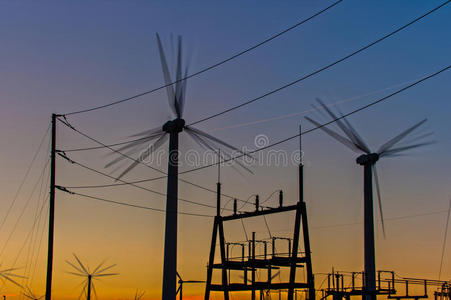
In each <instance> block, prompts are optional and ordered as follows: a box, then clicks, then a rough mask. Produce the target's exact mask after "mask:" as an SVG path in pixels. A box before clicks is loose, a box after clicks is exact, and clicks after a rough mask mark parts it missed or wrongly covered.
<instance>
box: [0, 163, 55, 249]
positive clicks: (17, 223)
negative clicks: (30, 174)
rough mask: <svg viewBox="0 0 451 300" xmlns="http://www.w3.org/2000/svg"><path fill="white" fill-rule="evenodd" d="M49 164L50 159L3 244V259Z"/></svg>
mask: <svg viewBox="0 0 451 300" xmlns="http://www.w3.org/2000/svg"><path fill="white" fill-rule="evenodd" d="M49 162H50V159H48V160H47V162H46V163H45V164H44V167H43V169H42V172H41V174H40V175H39V178H38V180H37V181H36V183H35V184H34V186H33V189H32V190H31V193H30V197H28V199H27V201H26V202H25V205H24V206H23V208H22V210H21V212H20V214H19V217H18V218H17V220H16V223H14V226H13V228H12V230H11V232H10V234H9V235H8V238H7V239H6V241H5V243H4V244H3V247H2V249H1V251H0V257H3V254H4V252H5V250H6V248H7V246H8V244H9V242H10V240H11V238H12V236H13V235H14V232H15V231H16V229H17V226H18V225H19V222H20V220H21V219H22V217H23V215H24V213H25V210H26V209H27V207H28V205H29V204H30V201H31V199H32V198H33V195H34V193H35V191H36V188H37V187H38V185H39V182H40V181H41V179H42V178H43V176H44V174H45V171H46V170H47V167H48V165H49ZM27 239H28V237H27ZM21 251H22V250H21ZM21 251H20V252H21ZM20 252H19V253H20Z"/></svg>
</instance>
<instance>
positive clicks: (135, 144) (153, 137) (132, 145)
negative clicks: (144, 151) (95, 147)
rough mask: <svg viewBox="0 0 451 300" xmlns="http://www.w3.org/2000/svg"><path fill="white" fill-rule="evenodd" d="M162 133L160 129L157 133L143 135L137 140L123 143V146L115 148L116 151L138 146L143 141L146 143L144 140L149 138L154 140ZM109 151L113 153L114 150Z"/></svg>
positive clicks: (147, 140)
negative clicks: (126, 143)
mask: <svg viewBox="0 0 451 300" xmlns="http://www.w3.org/2000/svg"><path fill="white" fill-rule="evenodd" d="M163 133H164V132H163V131H160V132H158V133H154V134H152V135H149V136H146V137H143V138H141V139H139V140H137V141H134V142H131V143H129V144H128V145H125V146H123V147H121V148H119V149H117V151H119V152H122V151H124V150H127V149H130V148H133V147H135V146H139V145H141V144H144V143H146V142H149V141H151V140H154V139H156V138H158V137H160V136H161V135H162V134H163ZM110 153H111V155H114V154H115V153H116V152H110Z"/></svg>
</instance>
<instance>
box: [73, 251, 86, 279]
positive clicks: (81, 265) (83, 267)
mask: <svg viewBox="0 0 451 300" xmlns="http://www.w3.org/2000/svg"><path fill="white" fill-rule="evenodd" d="M73 255H74V257H75V259H76V260H77V262H78V264H79V265H80V267H81V268H82V269H83V271H85V272H86V274H89V271H88V270H87V269H86V268H85V266H83V264H82V263H81V261H80V259H79V258H78V257H77V255H75V253H73Z"/></svg>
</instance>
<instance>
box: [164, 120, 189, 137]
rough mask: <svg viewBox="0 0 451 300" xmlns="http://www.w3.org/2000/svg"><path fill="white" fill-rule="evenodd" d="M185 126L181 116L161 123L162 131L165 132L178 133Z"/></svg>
mask: <svg viewBox="0 0 451 300" xmlns="http://www.w3.org/2000/svg"><path fill="white" fill-rule="evenodd" d="M184 127H185V120H183V119H181V118H177V119H174V120H172V121H167V122H166V123H165V124H164V125H163V131H164V132H167V133H179V132H182V131H183V129H184Z"/></svg>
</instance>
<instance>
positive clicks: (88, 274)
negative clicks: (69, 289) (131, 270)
mask: <svg viewBox="0 0 451 300" xmlns="http://www.w3.org/2000/svg"><path fill="white" fill-rule="evenodd" d="M74 258H75V260H76V263H75V264H73V263H71V262H70V261H68V260H66V262H67V264H68V265H70V266H71V267H72V268H74V269H75V271H76V272H67V273H69V274H72V275H76V276H80V277H85V278H86V279H85V281H83V283H82V284H84V285H83V289H82V291H81V293H80V297H79V299H80V298H81V296H83V294H86V299H87V300H91V291H92V292H94V295H95V296H96V298H97V292H96V289H95V286H94V282H93V281H94V280H95V279H98V278H99V277H107V276H115V275H119V274H118V273H105V271H107V270H110V269H111V268H113V267H115V266H116V264H114V265H110V266H108V267H104V264H105V261H103V262H101V263H100V264H99V265H98V266H97V267H95V268H94V270H93V271H91V270H90V269H89V267H88V266H85V265H83V263H82V262H81V261H80V259H79V258H78V257H77V255H75V254H74ZM77 264H78V266H77Z"/></svg>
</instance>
